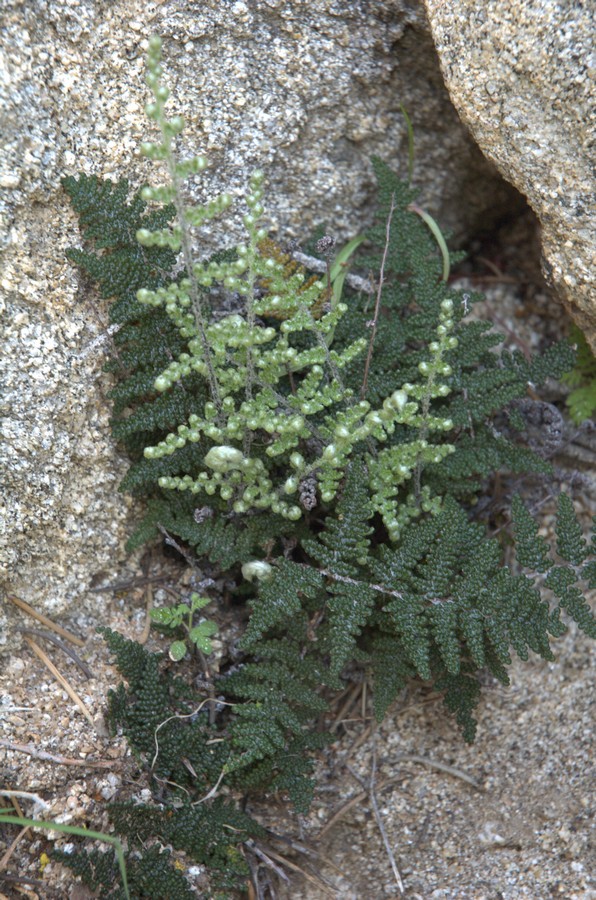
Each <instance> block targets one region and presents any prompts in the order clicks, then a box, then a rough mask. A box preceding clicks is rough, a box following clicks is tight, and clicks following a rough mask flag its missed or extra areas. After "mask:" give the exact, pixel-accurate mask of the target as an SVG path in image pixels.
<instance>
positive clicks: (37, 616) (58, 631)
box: [8, 597, 85, 647]
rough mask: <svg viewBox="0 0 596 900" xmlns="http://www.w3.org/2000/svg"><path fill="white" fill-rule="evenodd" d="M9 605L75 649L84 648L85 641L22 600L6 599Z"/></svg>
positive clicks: (15, 598)
mask: <svg viewBox="0 0 596 900" xmlns="http://www.w3.org/2000/svg"><path fill="white" fill-rule="evenodd" d="M8 599H9V600H10V602H11V603H14V605H15V606H18V607H19V609H21V610H22V611H23V612H26V613H27V615H29V616H32V617H33V618H34V619H37V621H38V622H41V623H42V625H45V626H46V627H47V628H51V630H52V631H55V632H56V634H59V635H60V636H61V637H63V638H64V639H65V640H66V641H70V643H71V644H74V645H75V646H76V647H84V646H85V641H82V640H81V639H80V638H78V637H77V636H76V635H74V634H71V633H70V631H67V630H66V628H62V626H61V625H56V623H55V622H52V620H51V619H48V617H47V616H44V615H43V613H40V612H37V610H36V609H33V607H32V606H29V604H28V603H25V601H24V600H19V598H18V597H9V598H8Z"/></svg>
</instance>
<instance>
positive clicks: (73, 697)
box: [25, 635, 95, 728]
mask: <svg viewBox="0 0 596 900" xmlns="http://www.w3.org/2000/svg"><path fill="white" fill-rule="evenodd" d="M25 640H26V641H27V643H28V644H29V646H30V647H31V649H32V650H33V652H34V653H35V654H36V656H38V657H39V658H40V659H41V661H42V662H43V664H44V665H45V666H46V667H47V668H48V669H49V670H50V672H51V673H52V675H53V676H54V678H55V679H56V680H57V681H58V682H59V683H60V684H61V685H62V687H63V688H64V690H65V691H66V693H67V694H68V696H69V697H70V698H71V700H73V701H74V702H75V703H76V705H77V706H78V707H79V709H80V710H81V712H82V713H83V715H84V716H85V718H86V719H87V720H88V721H89V723H90V724H91V725H92V727H93V728H95V722H94V721H93V716H92V715H91V713H90V712H89V710H88V709H87V707H86V706H85V704H84V703H83V701H82V700H81V698H80V697H79V695H78V694H77V692H76V691H75V689H74V688H73V687H71V685H70V684H69V682H68V681H67V680H66V678H65V677H64V676H63V675H62V674H61V673H60V672H59V671H58V669H57V668H56V666H55V665H54V663H53V662H52V660H51V659H50V658H49V657H48V656H47V655H46V654H45V653H44V651H43V650H42V649H41V647H40V646H39V644H36V643H35V641H34V640H33V638H30V637H27V635H25Z"/></svg>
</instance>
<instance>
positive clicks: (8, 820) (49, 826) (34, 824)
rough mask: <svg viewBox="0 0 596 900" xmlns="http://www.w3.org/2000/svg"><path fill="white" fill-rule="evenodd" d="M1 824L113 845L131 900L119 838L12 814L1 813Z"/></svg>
mask: <svg viewBox="0 0 596 900" xmlns="http://www.w3.org/2000/svg"><path fill="white" fill-rule="evenodd" d="M0 824H2V825H18V826H19V827H21V828H45V829H46V830H47V831H61V832H63V833H64V834H74V835H76V836H77V837H84V838H91V840H94V841H104V842H105V843H106V844H111V845H112V846H113V848H114V850H115V851H116V856H117V858H118V865H119V866H120V874H121V876H122V884H123V886H124V893H125V894H126V897H127V900H130V894H129V891H128V878H127V875H126V862H125V860H124V850H123V848H122V844H121V843H120V841H119V840H118V838H117V837H112V835H110V834H103V833H102V832H101V831H88V830H87V829H86V828H79V827H77V826H76V825H64V824H63V823H62V822H40V821H38V820H37V819H25V818H24V817H23V816H16V815H13V814H12V813H0Z"/></svg>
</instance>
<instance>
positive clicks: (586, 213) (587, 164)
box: [425, 0, 596, 350]
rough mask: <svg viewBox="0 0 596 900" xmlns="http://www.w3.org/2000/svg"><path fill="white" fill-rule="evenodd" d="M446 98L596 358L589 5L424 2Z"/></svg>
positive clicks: (595, 71) (595, 129)
mask: <svg viewBox="0 0 596 900" xmlns="http://www.w3.org/2000/svg"><path fill="white" fill-rule="evenodd" d="M425 4H426V9H427V13H428V18H429V22H430V26H431V30H432V34H433V38H434V42H435V46H436V48H437V51H438V54H439V58H440V61H441V68H442V70H443V74H444V77H445V82H446V85H447V88H448V89H449V93H450V95H451V99H452V100H453V103H454V105H455V107H456V109H457V110H458V112H459V114H460V116H461V118H462V120H463V121H464V122H465V123H466V125H467V126H468V127H469V129H470V131H471V132H472V134H473V136H474V139H475V140H476V141H477V143H478V146H479V147H480V148H481V150H482V152H483V153H484V154H485V156H486V157H487V158H488V159H490V160H491V161H492V162H494V164H495V165H496V166H497V168H498V169H499V171H500V172H501V173H502V175H503V176H504V177H505V178H506V179H507V180H508V181H509V182H511V184H513V185H515V187H516V188H517V189H518V190H519V191H520V192H521V193H522V194H524V195H525V196H526V197H527V198H528V201H529V203H530V206H531V207H532V209H533V210H534V212H535V213H536V215H537V216H538V219H539V221H540V224H541V226H542V248H543V269H544V273H545V275H546V277H547V280H548V281H549V282H550V283H551V284H552V285H553V287H554V288H555V289H556V291H557V293H558V294H559V296H560V297H561V298H562V300H563V301H564V302H565V304H566V306H567V307H568V309H569V312H570V313H571V315H572V316H573V318H574V319H575V320H576V321H577V323H578V325H579V326H580V328H581V329H582V330H583V331H584V333H585V334H586V337H587V338H588V340H589V342H590V344H591V346H592V348H593V349H594V350H596V298H595V295H594V276H595V272H596V228H595V221H594V220H595V208H596V175H595V168H594V166H595V162H596V150H595V148H596V103H595V89H594V85H595V83H596V81H595V76H596V57H595V55H594V19H595V16H594V6H593V4H591V3H559V2H557V0H459V2H457V3H445V2H444V0H425Z"/></svg>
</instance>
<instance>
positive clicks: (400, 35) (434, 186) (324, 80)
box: [0, 0, 519, 646]
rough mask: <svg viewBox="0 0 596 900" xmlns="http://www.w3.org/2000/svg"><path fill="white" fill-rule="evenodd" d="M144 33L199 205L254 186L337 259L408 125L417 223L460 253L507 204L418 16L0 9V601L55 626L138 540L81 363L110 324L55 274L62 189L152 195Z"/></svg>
mask: <svg viewBox="0 0 596 900" xmlns="http://www.w3.org/2000/svg"><path fill="white" fill-rule="evenodd" d="M152 33H157V34H160V35H161V36H162V37H163V39H164V60H165V65H166V69H167V77H168V81H169V84H170V85H171V87H172V95H173V97H174V99H173V101H172V103H171V106H170V108H171V109H172V111H173V110H174V109H176V110H177V111H178V112H180V113H183V114H184V115H185V117H186V119H187V122H188V128H187V131H186V132H185V142H187V143H186V146H185V147H184V151H185V152H188V151H190V150H193V151H196V152H203V153H206V154H207V155H208V157H209V159H210V160H211V163H212V167H211V170H210V172H209V175H208V177H207V178H205V179H204V180H203V181H202V182H201V183H200V184H199V185H198V187H197V196H199V197H203V198H205V197H206V196H209V195H213V194H215V193H218V192H220V191H221V190H222V189H223V188H226V189H231V191H232V192H233V191H235V190H239V189H240V188H242V187H243V186H244V185H245V183H246V181H247V176H248V174H249V173H250V172H251V171H252V170H253V169H254V168H256V167H257V166H258V167H262V168H263V169H264V170H265V171H266V172H267V175H268V179H269V188H268V208H269V210H270V212H271V217H272V226H273V228H277V229H278V230H279V232H280V234H283V235H286V236H289V235H292V234H294V235H297V236H299V237H305V236H306V235H308V234H309V233H310V231H311V229H312V228H313V226H314V225H316V224H318V223H321V222H326V223H327V227H328V229H329V230H330V231H331V232H332V233H334V234H337V235H338V237H344V236H347V235H348V234H350V235H353V234H355V233H356V232H357V231H358V230H359V229H360V228H361V227H362V224H363V223H364V222H366V221H369V220H370V216H371V212H372V206H371V197H372V190H373V178H372V174H371V172H372V170H371V166H370V157H371V155H372V154H378V155H379V156H381V157H382V158H384V159H385V160H386V161H387V162H389V163H390V164H391V165H393V166H394V167H396V168H398V169H399V170H401V171H402V172H404V173H405V171H406V167H407V156H408V153H407V132H406V127H405V123H404V118H403V115H402V112H401V109H400V104H403V105H404V107H405V108H406V109H407V110H408V111H409V114H410V116H411V118H412V121H413V124H414V129H415V133H416V143H417V171H416V172H415V180H416V182H417V183H419V184H420V186H421V188H422V200H421V202H422V203H423V204H425V205H426V207H427V208H428V210H429V212H431V214H433V215H434V216H436V217H437V218H438V219H439V221H440V222H441V223H442V225H443V226H444V227H447V228H448V229H451V230H452V231H453V232H454V233H455V234H456V235H457V236H459V237H460V238H464V237H465V236H466V235H469V234H470V233H473V231H474V230H475V228H477V226H478V223H479V222H480V221H482V222H484V223H486V222H487V221H488V220H490V219H491V216H492V217H495V218H496V217H498V216H499V215H500V214H501V213H502V212H503V211H504V210H505V209H508V208H509V209H510V208H511V206H512V205H513V206H515V204H516V203H517V202H518V200H519V195H518V194H517V193H516V192H515V191H514V190H513V189H512V188H510V187H509V186H508V185H507V184H506V183H505V182H504V181H503V180H502V178H501V177H500V176H499V175H498V173H497V172H496V170H495V169H494V167H493V166H492V165H491V164H490V163H487V162H486V160H485V159H484V157H483V156H482V154H481V153H480V151H479V150H478V149H477V147H476V146H475V145H474V143H473V141H472V140H471V138H470V137H469V135H468V133H467V131H466V129H465V128H464V126H463V125H462V124H461V122H460V121H459V119H458V117H457V114H456V112H455V110H454V109H453V106H452V104H451V102H450V100H449V97H448V94H447V91H446V90H445V87H444V85H443V79H442V76H441V73H440V69H439V65H438V62H437V59H436V55H435V51H434V48H433V44H432V40H431V37H430V34H429V31H428V26H427V24H426V19H425V16H424V12H423V9H422V6H421V3H420V2H413V0H410V2H408V0H390V2H387V0H372V2H371V0H356V2H355V0H263V2H261V3H258V4H249V3H244V2H241V0H240V2H225V3H224V2H222V0H204V2H202V3H194V4H189V3H187V2H185V0H169V2H167V3H162V2H160V3H157V2H150V0H148V2H145V0H143V2H140V0H126V2H110V3H101V4H100V3H96V2H94V0H76V2H74V0H52V2H51V3H50V2H47V0H28V2H27V3H25V4H23V3H22V2H20V0H5V2H4V3H3V7H2V39H3V44H4V55H3V56H2V58H1V59H0V82H1V84H2V90H1V92H0V93H1V95H2V97H3V98H4V101H3V102H4V107H3V109H2V111H0V116H1V127H2V134H3V141H4V149H3V151H2V158H1V159H0V189H1V190H2V199H1V205H0V235H4V236H5V237H4V238H3V239H2V240H3V248H2V249H3V253H4V260H3V264H2V274H1V276H0V288H1V297H0V303H1V304H2V313H3V316H4V332H5V334H6V344H5V348H4V354H3V356H2V367H3V374H2V379H3V385H4V387H3V400H2V403H3V408H2V417H3V426H2V427H3V441H4V451H3V453H2V464H1V465H2V468H3V470H4V471H3V472H2V473H0V480H1V481H2V484H3V506H4V523H3V530H2V534H1V535H0V583H2V584H3V586H4V588H5V589H6V590H7V591H10V592H13V593H15V594H17V595H18V596H20V597H21V598H22V599H24V600H26V601H29V602H30V603H33V604H34V605H35V606H36V607H37V608H38V609H42V610H45V611H46V612H47V613H49V614H50V615H52V616H56V615H59V614H60V613H63V612H65V611H67V610H68V609H72V608H73V607H76V608H77V609H78V608H83V607H84V606H85V604H87V605H88V606H89V605H90V604H97V595H90V594H85V590H86V588H87V587H88V585H89V582H90V580H91V578H92V577H93V575H94V574H96V573H97V572H98V571H99V570H108V569H109V568H110V567H111V566H113V565H115V564H116V563H117V562H118V558H119V556H120V557H121V556H122V548H123V544H124V540H125V537H126V535H127V534H128V533H129V531H130V515H129V512H130V510H129V502H128V501H127V500H126V498H124V497H123V496H122V495H119V494H118V493H117V485H118V482H119V480H120V477H121V475H122V474H123V471H124V469H125V462H124V461H123V460H122V459H121V458H120V457H119V456H118V454H117V451H116V449H115V448H114V446H113V444H112V442H111V439H110V434H109V402H108V400H107V399H106V389H107V388H109V381H108V380H107V379H106V378H105V376H102V374H101V370H102V358H101V352H95V353H93V352H92V353H88V352H87V351H88V348H89V345H91V344H92V343H93V342H94V340H95V338H96V337H97V335H99V334H101V333H103V332H104V331H105V327H106V324H107V321H106V309H105V305H103V304H100V303H99V302H98V299H97V297H96V295H94V294H93V292H92V291H91V290H90V289H89V288H88V287H87V286H85V285H84V284H82V283H81V282H80V280H79V277H78V275H77V273H76V272H74V271H73V270H72V268H71V267H70V265H69V263H68V262H67V261H66V259H65V256H64V252H65V250H66V248H67V247H68V246H71V245H73V244H74V245H77V244H78V243H79V234H78V228H77V224H76V220H75V217H74V215H73V213H72V211H71V210H70V208H69V205H68V203H67V200H66V198H65V196H64V194H63V192H62V190H61V187H60V179H61V177H62V176H64V175H70V174H76V173H78V172H80V171H84V172H86V173H87V174H91V173H94V174H98V175H101V176H104V177H112V178H113V179H118V178H120V177H123V176H127V177H129V178H131V180H133V181H134V180H135V179H136V182H135V183H136V184H137V185H138V184H139V183H141V181H142V179H143V178H149V177H152V178H155V175H154V173H153V169H152V168H151V167H150V165H149V164H148V163H147V162H146V161H145V160H143V159H141V158H140V157H139V154H138V147H139V144H140V142H141V141H142V140H144V139H147V138H150V137H151V136H152V134H151V127H150V124H149V123H148V122H147V120H146V118H145V116H144V111H143V110H144V104H145V103H146V102H147V101H148V99H149V98H148V91H147V89H146V87H145V84H144V57H145V49H146V46H147V43H146V42H147V38H148V37H149V35H150V34H152ZM462 196H465V198H466V202H465V203H462V202H461V197H462ZM240 215H241V212H240V213H239V215H238V221H239V219H240ZM232 232H233V228H228V231H227V234H228V235H231V234H232ZM228 239H229V238H228ZM209 240H210V237H209V235H207V236H206V245H205V246H206V247H208V246H209ZM216 240H217V239H216V238H214V237H213V236H212V238H211V246H213V245H214V244H215V243H216ZM219 242H220V245H221V236H220V238H219ZM7 608H9V607H8V606H7V605H6V604H4V605H3V606H2V607H0V641H6V640H7V633H10V632H9V630H7V629H6V627H2V626H3V625H4V626H6V615H7V612H6V610H7ZM3 617H4V618H3ZM13 633H14V632H13ZM0 646H1V645H0Z"/></svg>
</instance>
